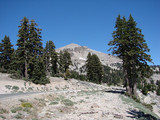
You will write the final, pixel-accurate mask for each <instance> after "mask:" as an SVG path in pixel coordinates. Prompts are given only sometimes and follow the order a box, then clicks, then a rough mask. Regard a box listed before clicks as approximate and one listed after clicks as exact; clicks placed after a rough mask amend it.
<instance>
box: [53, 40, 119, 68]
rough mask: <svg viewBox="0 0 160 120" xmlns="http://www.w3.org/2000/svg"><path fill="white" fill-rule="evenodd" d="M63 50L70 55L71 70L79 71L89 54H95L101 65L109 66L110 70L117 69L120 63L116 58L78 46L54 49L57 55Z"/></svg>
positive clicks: (71, 45)
mask: <svg viewBox="0 0 160 120" xmlns="http://www.w3.org/2000/svg"><path fill="white" fill-rule="evenodd" d="M64 50H67V51H68V52H69V53H70V54H71V59H72V63H73V66H71V69H72V70H76V71H80V69H81V68H82V67H83V66H84V65H85V63H86V60H87V55H88V53H89V52H90V53H91V54H96V55H97V56H98V57H99V59H100V61H101V63H102V64H103V65H106V66H110V67H111V68H114V69H117V64H121V63H122V61H121V60H120V59H119V58H118V57H115V56H112V55H108V54H105V53H102V52H98V51H95V50H92V49H90V48H88V47H86V46H80V45H77V44H74V43H72V44H69V45H67V46H64V47H61V48H58V49H56V51H57V52H58V53H59V52H60V51H64Z"/></svg>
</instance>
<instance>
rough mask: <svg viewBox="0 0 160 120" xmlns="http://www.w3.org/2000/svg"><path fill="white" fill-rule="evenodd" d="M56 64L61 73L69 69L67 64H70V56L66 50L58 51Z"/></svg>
mask: <svg viewBox="0 0 160 120" xmlns="http://www.w3.org/2000/svg"><path fill="white" fill-rule="evenodd" d="M58 64H59V71H60V72H61V73H66V71H67V70H68V69H69V66H70V65H72V61H71V56H70V53H69V52H68V51H66V50H65V51H63V52H62V51H60V53H59V61H58Z"/></svg>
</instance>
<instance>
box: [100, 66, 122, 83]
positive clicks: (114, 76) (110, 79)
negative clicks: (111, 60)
mask: <svg viewBox="0 0 160 120" xmlns="http://www.w3.org/2000/svg"><path fill="white" fill-rule="evenodd" d="M103 70H104V75H103V79H102V82H103V83H107V84H108V85H122V84H123V82H124V81H123V78H124V74H123V71H122V69H119V70H115V69H112V68H110V67H109V66H103Z"/></svg>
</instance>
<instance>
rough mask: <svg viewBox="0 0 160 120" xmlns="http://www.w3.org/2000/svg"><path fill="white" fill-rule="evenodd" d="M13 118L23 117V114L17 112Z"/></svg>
mask: <svg viewBox="0 0 160 120" xmlns="http://www.w3.org/2000/svg"><path fill="white" fill-rule="evenodd" d="M14 118H16V119H22V118H23V115H22V114H21V113H17V114H16V115H15V116H14Z"/></svg>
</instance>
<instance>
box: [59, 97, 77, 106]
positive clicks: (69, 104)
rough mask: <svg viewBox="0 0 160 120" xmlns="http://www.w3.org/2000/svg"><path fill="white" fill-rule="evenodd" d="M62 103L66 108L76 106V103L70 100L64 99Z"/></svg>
mask: <svg viewBox="0 0 160 120" xmlns="http://www.w3.org/2000/svg"><path fill="white" fill-rule="evenodd" d="M61 102H62V103H63V104H64V105H66V106H73V105H74V103H73V102H72V101H71V100H69V99H64V100H62V101H61Z"/></svg>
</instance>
